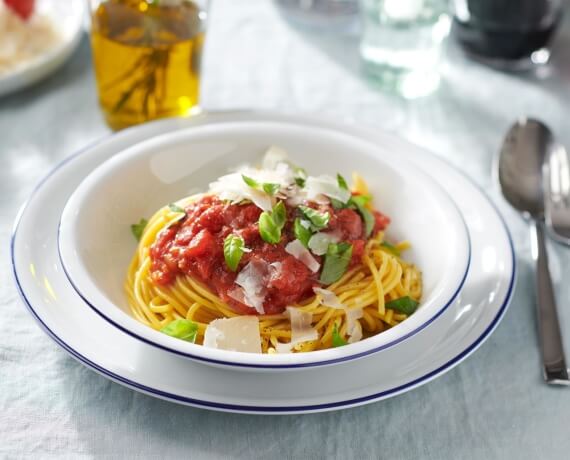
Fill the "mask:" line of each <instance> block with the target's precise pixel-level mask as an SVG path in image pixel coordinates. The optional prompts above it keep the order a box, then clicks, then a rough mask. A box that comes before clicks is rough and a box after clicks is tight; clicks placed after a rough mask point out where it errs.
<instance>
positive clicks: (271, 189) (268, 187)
mask: <svg viewBox="0 0 570 460" xmlns="http://www.w3.org/2000/svg"><path fill="white" fill-rule="evenodd" d="M241 177H242V179H243V181H244V182H245V183H246V184H247V185H248V186H249V187H251V188H253V189H255V190H263V191H264V192H265V193H267V194H268V195H271V196H273V195H275V194H276V193H277V191H278V190H279V188H280V185H279V184H270V183H263V184H260V183H259V182H257V181H256V180H255V179H252V178H251V177H248V176H246V175H244V174H242V175H241Z"/></svg>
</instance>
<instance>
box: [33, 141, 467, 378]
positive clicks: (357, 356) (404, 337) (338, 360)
mask: <svg viewBox="0 0 570 460" xmlns="http://www.w3.org/2000/svg"><path fill="white" fill-rule="evenodd" d="M112 136H113V135H111V136H110V137H112ZM93 146H94V145H91V146H89V147H86V148H85V149H84V150H82V151H80V152H78V153H77V154H76V155H74V156H73V157H76V156H79V155H80V154H82V153H88V152H89V150H90V149H91V147H93ZM61 166H63V162H62V163H60V164H59V165H57V166H56V167H55V168H54V170H52V172H51V173H50V174H49V175H48V176H47V177H46V178H45V179H44V181H46V180H47V179H49V177H50V176H51V174H53V173H55V172H56V171H57V170H58V169H59V168H60V167H61ZM44 181H42V183H43V182H44ZM442 192H443V193H444V194H445V195H446V196H448V198H449V200H450V201H451V203H452V205H453V207H454V208H455V209H456V211H457V212H458V214H459V218H460V220H461V223H462V224H463V229H464V231H465V234H466V236H467V263H466V264H465V268H464V272H463V276H462V277H461V280H460V282H459V284H458V286H457V288H456V289H455V291H454V292H453V294H452V295H451V297H450V298H449V299H448V301H447V302H446V303H445V304H444V305H443V306H442V307H439V309H438V310H437V312H436V313H435V314H434V315H433V316H432V317H430V318H429V319H428V320H426V321H424V322H423V323H422V324H420V325H419V326H418V327H417V328H415V329H414V330H412V331H410V332H408V333H407V334H404V335H402V336H400V337H398V338H396V339H394V340H392V341H390V342H388V343H385V344H383V345H381V346H378V347H375V348H371V349H369V350H365V351H362V352H360V353H355V354H352V355H348V356H343V357H340V358H333V359H326V360H322V361H314V362H309V363H296V364H252V363H240V362H234V361H225V360H220V359H213V358H205V357H203V356H198V355H195V354H192V353H187V352H183V351H180V350H176V349H174V348H171V347H168V346H165V345H162V344H159V343H157V342H155V341H153V340H150V339H148V338H146V337H143V336H141V335H139V334H136V333H134V332H133V331H131V330H129V329H128V328H126V327H124V326H123V325H121V324H119V323H117V322H116V321H114V320H113V319H111V318H110V317H109V316H107V315H105V314H104V313H103V312H102V311H101V310H100V309H99V308H97V306H96V305H94V304H93V303H92V302H91V301H90V300H88V299H87V297H86V296H85V295H84V294H83V292H82V291H81V290H80V289H79V288H78V287H77V285H76V284H75V283H74V282H73V279H72V277H71V276H70V274H69V272H68V269H67V267H66V265H65V262H64V260H63V257H62V255H61V217H60V219H59V223H58V227H57V253H58V257H59V262H60V264H61V267H62V269H63V273H64V274H65V277H66V278H67V280H68V281H69V284H70V285H71V286H72V288H73V290H74V291H75V292H76V293H77V294H78V295H79V297H81V299H82V300H83V302H84V303H85V304H86V305H87V306H89V307H90V308H91V309H92V310H93V311H94V312H95V313H97V314H98V315H99V316H100V317H101V318H103V319H104V320H105V321H107V322H108V323H109V324H111V325H113V326H114V327H116V328H117V329H119V330H121V331H122V332H124V333H126V334H128V335H130V336H131V337H133V338H135V339H137V340H140V341H141V342H144V343H146V344H147V345H151V346H153V347H155V348H159V349H161V350H164V351H166V352H169V353H173V354H175V355H178V356H182V357H184V358H188V359H193V360H196V361H201V362H205V363H210V364H216V365H221V366H228V367H240V368H253V369H295V368H297V369H298V368H313V367H320V366H328V365H331V364H338V363H341V362H347V361H352V360H355V359H360V358H364V357H366V356H370V355H372V354H375V353H378V352H380V351H383V350H386V349H388V348H391V347H393V346H395V345H397V344H399V343H401V342H403V341H404V340H407V339H409V338H410V337H413V336H414V335H416V334H417V333H418V332H420V331H422V330H423V329H424V328H426V327H427V326H429V325H430V324H431V323H433V322H434V321H435V320H436V319H437V318H439V317H440V316H441V315H442V314H443V313H444V312H445V311H446V310H447V309H448V308H449V307H450V306H451V305H452V304H453V303H454V302H455V300H456V299H457V297H458V296H459V293H460V292H461V289H463V285H464V284H465V280H466V279H467V275H468V273H469V269H470V268H471V256H472V254H471V236H470V234H469V229H468V227H467V223H466V222H465V219H464V217H463V214H462V213H461V211H460V210H459V208H458V207H457V204H456V203H455V201H453V199H452V198H451V197H450V196H449V195H448V194H447V192H446V191H445V190H444V189H442ZM154 332H156V333H159V332H157V331H154Z"/></svg>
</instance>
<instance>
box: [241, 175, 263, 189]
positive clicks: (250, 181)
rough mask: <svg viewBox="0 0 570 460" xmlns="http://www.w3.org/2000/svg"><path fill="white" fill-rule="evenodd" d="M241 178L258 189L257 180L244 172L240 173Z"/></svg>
mask: <svg viewBox="0 0 570 460" xmlns="http://www.w3.org/2000/svg"><path fill="white" fill-rule="evenodd" d="M241 178H242V179H243V181H244V182H245V183H246V184H247V185H249V186H250V187H251V188H254V189H258V188H259V182H257V181H256V180H255V179H252V178H251V177H248V176H246V175H244V174H242V175H241Z"/></svg>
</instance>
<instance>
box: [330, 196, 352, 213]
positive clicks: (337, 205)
mask: <svg viewBox="0 0 570 460" xmlns="http://www.w3.org/2000/svg"><path fill="white" fill-rule="evenodd" d="M329 200H331V204H332V207H333V208H334V209H336V210H338V209H344V208H346V207H348V203H343V202H342V201H340V200H337V199H336V198H330V197H329ZM349 202H350V201H349Z"/></svg>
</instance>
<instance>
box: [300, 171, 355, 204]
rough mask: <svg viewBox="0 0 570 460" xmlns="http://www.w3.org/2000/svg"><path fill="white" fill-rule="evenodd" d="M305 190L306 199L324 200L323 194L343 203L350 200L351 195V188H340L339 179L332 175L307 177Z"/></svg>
mask: <svg viewBox="0 0 570 460" xmlns="http://www.w3.org/2000/svg"><path fill="white" fill-rule="evenodd" d="M303 191H304V192H305V194H306V199H308V200H311V201H317V202H322V195H325V196H328V197H329V198H334V199H335V200H338V201H341V202H342V203H346V202H348V200H349V199H350V197H351V193H350V190H346V189H342V188H340V187H339V186H338V182H337V180H336V179H335V178H334V177H331V176H318V177H314V176H309V177H307V181H306V182H305V188H304V189H303Z"/></svg>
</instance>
